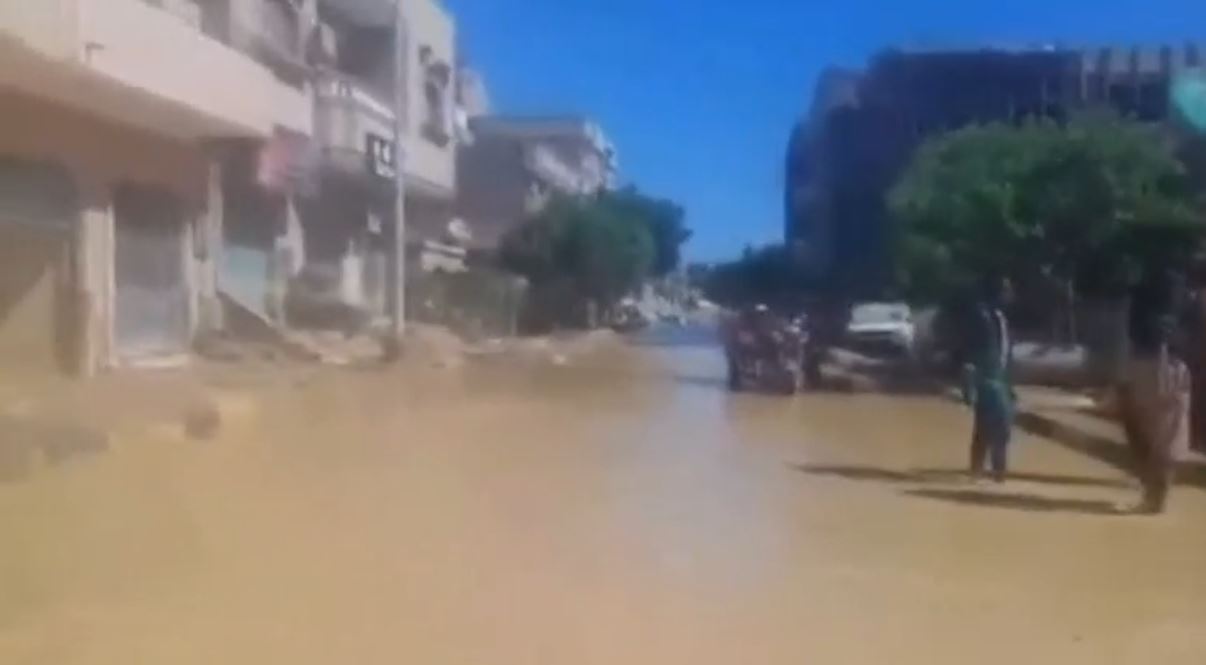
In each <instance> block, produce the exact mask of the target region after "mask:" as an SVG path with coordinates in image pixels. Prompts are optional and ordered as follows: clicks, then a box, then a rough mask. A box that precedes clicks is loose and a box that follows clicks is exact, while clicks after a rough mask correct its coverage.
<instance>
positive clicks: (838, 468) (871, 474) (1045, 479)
mask: <svg viewBox="0 0 1206 665" xmlns="http://www.w3.org/2000/svg"><path fill="white" fill-rule="evenodd" d="M792 468H794V469H796V470H797V471H800V472H802V473H807V474H809V475H813V476H829V477H835V478H843V479H845V480H856V481H875V482H884V483H897V484H920V485H924V484H933V483H953V482H963V481H965V480H966V479H967V472H966V471H964V470H962V469H909V470H904V471H901V470H895V469H883V468H879V467H871V466H842V465H818V464H795V465H792ZM1007 479H1008V480H1014V481H1021V482H1028V483H1035V484H1039V485H1062V486H1066V487H1103V488H1114V489H1124V488H1126V487H1127V484H1126V483H1125V482H1123V481H1121V480H1114V479H1110V478H1086V477H1082V476H1068V475H1063V474H1050V473H1025V472H1016V473H1010V474H1009V475H1008V478H1007Z"/></svg>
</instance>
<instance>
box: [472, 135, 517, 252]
mask: <svg viewBox="0 0 1206 665" xmlns="http://www.w3.org/2000/svg"><path fill="white" fill-rule="evenodd" d="M523 154H524V153H523V146H522V145H521V144H520V143H519V142H517V141H515V140H512V139H510V138H506V137H489V136H481V137H478V139H477V140H476V141H474V143H473V144H472V145H469V146H465V147H463V148H462V149H461V156H460V167H459V168H458V170H457V180H458V182H457V192H458V196H457V215H458V216H459V217H461V218H462V219H464V220H465V221H466V222H467V223H468V224H469V227H470V229H471V230H472V232H473V244H474V245H475V246H476V247H478V248H482V249H489V248H493V247H496V246H497V245H498V242H499V240H500V239H501V238H502V236H503V235H504V234H505V233H506V232H507V231H508V230H509V229H510V228H512V227H513V226H515V225H516V224H517V223H518V222H519V221H520V220H521V219H522V218H523V216H524V214H525V213H526V208H525V204H526V202H527V198H528V194H529V187H530V185H531V183H532V179H531V178H530V177H529V176H528V173H527V170H526V167H525V164H524V160H523Z"/></svg>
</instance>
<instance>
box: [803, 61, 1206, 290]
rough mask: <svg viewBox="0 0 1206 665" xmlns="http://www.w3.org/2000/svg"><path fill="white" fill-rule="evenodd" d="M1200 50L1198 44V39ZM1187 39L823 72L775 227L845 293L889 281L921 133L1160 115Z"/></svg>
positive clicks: (1181, 66) (1191, 64)
mask: <svg viewBox="0 0 1206 665" xmlns="http://www.w3.org/2000/svg"><path fill="white" fill-rule="evenodd" d="M1204 48H1206V47H1204ZM1200 54H1206V50H1203V51H1199V48H1198V47H1197V46H1194V45H1185V46H1177V47H1171V46H1168V47H1156V48H1102V49H1084V50H1075V49H1062V48H1054V47H1043V48H1036V49H1019V50H1002V49H983V50H966V51H921V52H906V51H890V52H887V53H884V54H882V55H880V56H879V57H877V58H875V59H874V60H873V61H872V63H871V65H870V66H869V67H868V69H867V70H866V71H862V72H857V71H841V70H831V71H829V72H827V73H825V74H823V75H822V76H821V78H820V79H819V81H818V85H817V89H816V93H815V95H814V101H813V106H812V108H811V109H810V110H809V112H808V113H807V114H806V115H805V117H803V118H802V119H801V120H800V121H799V122H798V123H797V125H796V126H795V128H794V129H793V132H792V136H791V140H790V143H789V147H788V151H787V153H788V154H787V164H786V173H787V178H786V183H785V188H784V194H785V197H784V208H785V211H784V212H785V215H784V219H785V228H784V236H785V240H786V242H787V244H788V245H789V246H790V247H792V249H793V251H794V252H795V255H796V256H797V257H799V259H800V260H801V261H802V262H803V263H804V265H805V266H806V267H807V268H809V270H810V271H811V272H812V273H813V274H814V276H816V277H817V278H818V279H824V280H826V282H827V283H829V284H831V285H834V286H836V287H837V288H839V289H840V290H842V291H844V292H847V293H849V294H850V295H851V296H852V297H875V296H878V295H880V294H882V291H883V289H884V288H885V287H886V286H888V285H889V284H890V283H891V277H892V276H891V265H890V260H889V259H890V257H889V247H888V243H889V232H890V228H889V226H888V224H889V220H888V214H887V202H886V197H887V192H888V191H889V189H890V188H891V186H892V184H893V183H894V182H895V181H896V179H897V177H898V176H899V175H900V173H901V172H902V171H903V170H904V168H905V167H906V166H907V164H908V162H909V160H910V159H911V157H912V155H913V152H914V150H915V149H916V148H917V146H918V145H920V143H921V142H922V141H924V140H925V139H926V138H927V137H929V136H933V135H935V134H939V133H942V132H946V131H950V130H954V129H958V128H960V127H964V126H967V125H970V124H976V123H985V122H1019V121H1022V120H1024V119H1028V118H1036V117H1045V118H1050V119H1052V120H1055V121H1057V122H1059V121H1062V120H1064V119H1065V118H1067V117H1068V115H1069V114H1070V113H1072V112H1074V111H1076V110H1078V109H1085V108H1089V107H1094V106H1104V107H1110V108H1113V109H1115V110H1117V111H1118V112H1119V113H1121V114H1123V115H1126V116H1130V117H1134V118H1137V119H1139V120H1142V121H1147V122H1157V121H1162V120H1165V119H1167V118H1168V117H1169V91H1170V85H1171V82H1172V80H1173V77H1174V76H1176V75H1177V74H1178V73H1179V72H1182V71H1185V70H1186V69H1191V68H1195V67H1197V66H1199V64H1200V58H1201V55H1200Z"/></svg>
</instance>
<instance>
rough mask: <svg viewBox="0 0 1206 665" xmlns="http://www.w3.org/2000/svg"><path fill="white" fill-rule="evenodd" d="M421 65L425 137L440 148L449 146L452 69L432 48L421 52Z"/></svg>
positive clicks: (425, 48)
mask: <svg viewBox="0 0 1206 665" xmlns="http://www.w3.org/2000/svg"><path fill="white" fill-rule="evenodd" d="M419 65H420V67H421V68H422V72H423V99H424V106H425V111H426V114H425V117H424V119H423V135H424V136H425V137H427V138H428V139H429V140H431V141H432V142H433V143H435V144H436V145H439V146H444V145H447V144H448V142H449V141H450V140H451V139H452V132H451V129H450V124H451V115H450V113H449V108H448V106H449V104H448V100H449V90H450V87H451V84H452V68H451V67H449V66H448V63H446V62H443V61H441V60H439V59H437V58H436V57H435V54H434V53H433V52H432V50H431V48H430V47H427V46H424V47H423V48H422V49H420V50H419Z"/></svg>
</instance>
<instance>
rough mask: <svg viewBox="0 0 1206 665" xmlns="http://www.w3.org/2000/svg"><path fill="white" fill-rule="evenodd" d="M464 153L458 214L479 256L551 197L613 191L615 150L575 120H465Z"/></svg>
mask: <svg viewBox="0 0 1206 665" xmlns="http://www.w3.org/2000/svg"><path fill="white" fill-rule="evenodd" d="M469 126H470V131H471V133H472V135H473V142H472V143H471V144H468V145H465V146H463V147H462V148H461V151H460V152H461V154H460V160H461V165H460V169H459V170H458V173H457V189H458V205H457V210H458V214H459V216H460V217H461V218H462V219H464V220H465V222H466V223H467V224H468V226H469V228H470V229H471V231H472V234H473V244H474V246H475V247H477V248H479V249H483V250H488V249H492V248H494V247H496V246H497V244H498V241H499V240H500V238H501V237H502V236H503V234H505V233H506V232H507V231H508V230H509V229H511V228H513V227H514V226H515V224H517V223H519V222H520V221H521V220H522V219H523V218H524V217H526V216H528V215H531V214H533V213H536V212H538V211H540V210H541V209H542V208H543V207H544V205H545V204H546V203H547V202H548V200H549V198H550V197H551V196H552V195H553V194H554V193H560V194H565V195H569V196H591V195H594V194H596V193H598V192H600V191H602V190H605V189H611V188H613V187H615V184H616V178H617V174H618V168H619V167H618V161H617V158H616V150H615V147H614V146H613V145H612V144H611V141H610V140H608V138H607V136H606V135H605V134H604V133H603V130H602V129H601V128H600V127H599V126H598V125H596V124H595V123H593V122H591V121H589V120H586V119H584V118H577V117H521V116H482V117H477V118H472V119H470V121H469Z"/></svg>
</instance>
